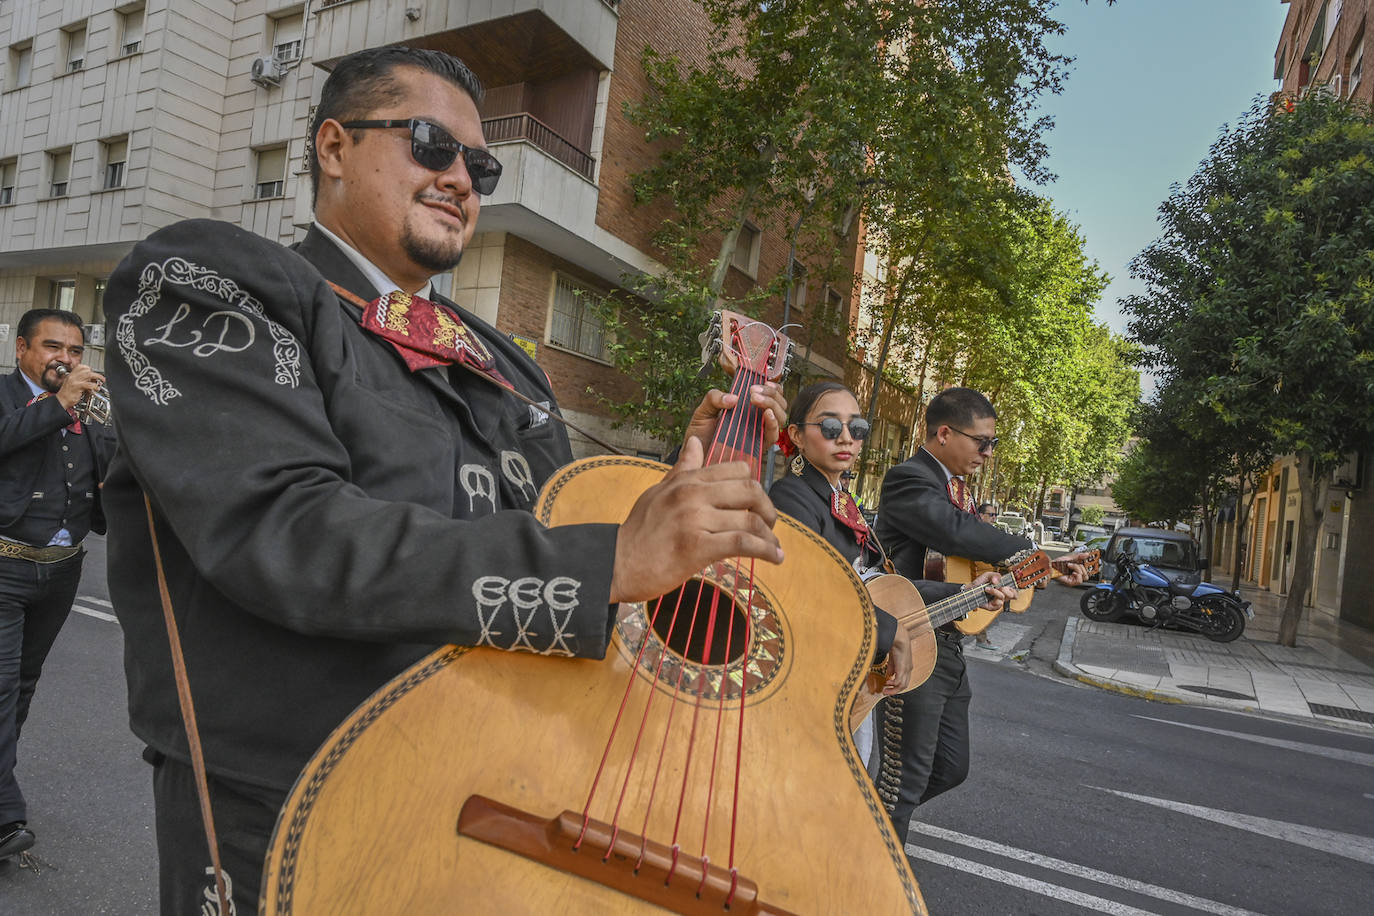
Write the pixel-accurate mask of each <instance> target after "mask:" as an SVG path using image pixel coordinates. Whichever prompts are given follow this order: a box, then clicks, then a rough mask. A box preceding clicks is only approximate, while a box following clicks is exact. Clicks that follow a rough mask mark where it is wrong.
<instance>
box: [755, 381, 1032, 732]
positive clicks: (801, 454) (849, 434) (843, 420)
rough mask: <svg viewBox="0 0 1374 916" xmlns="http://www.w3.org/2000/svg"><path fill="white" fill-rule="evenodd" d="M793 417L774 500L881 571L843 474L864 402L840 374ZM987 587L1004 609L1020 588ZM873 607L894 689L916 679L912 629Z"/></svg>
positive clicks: (808, 395)
mask: <svg viewBox="0 0 1374 916" xmlns="http://www.w3.org/2000/svg"><path fill="white" fill-rule="evenodd" d="M787 423H788V426H787V429H786V431H785V432H784V433H783V435H781V436H780V437H779V440H778V446H779V447H780V448H781V449H782V450H783V453H784V454H786V455H789V456H790V457H791V462H790V463H789V465H788V473H787V474H786V475H785V476H784V477H782V478H781V479H780V480H778V481H776V482H775V483H774V484H773V485H772V487H771V489H770V490H769V491H768V495H769V497H771V498H772V500H773V505H774V506H776V507H777V509H778V510H779V511H781V512H786V513H787V514H788V515H791V516H792V517H793V518H795V519H796V520H797V521H799V522H801V523H802V524H803V525H806V526H807V527H808V528H810V529H811V530H812V531H814V532H816V533H817V534H819V535H820V536H821V537H822V538H824V539H825V540H826V542H827V543H829V544H830V545H831V546H832V547H834V548H835V549H836V550H838V551H839V552H840V555H841V556H842V557H844V558H845V559H846V560H848V561H849V562H850V563H852V564H853V565H854V568H855V569H856V570H857V571H858V572H859V575H860V576H864V575H865V574H866V573H869V572H870V571H881V569H882V567H883V566H884V565H885V560H886V558H885V557H884V555H883V551H882V547H881V546H880V545H879V544H878V542H877V539H876V538H875V537H874V536H873V533H872V531H871V530H870V529H869V526H868V524H867V523H866V522H865V521H864V518H863V515H862V514H860V512H859V508H858V505H857V504H856V503H855V501H854V497H853V496H851V495H850V494H849V492H848V490H847V488H846V484H847V482H846V480H845V478H846V477H847V476H848V472H849V471H850V470H851V469H852V468H853V467H854V462H855V461H856V460H857V459H858V457H859V450H860V449H861V448H862V445H863V440H864V439H865V438H867V436H868V432H869V425H868V421H867V420H865V419H864V418H863V416H862V415H861V414H860V413H859V402H858V400H857V399H856V398H855V397H854V394H853V392H851V391H850V390H849V389H848V388H846V387H845V386H844V385H841V384H840V383H839V382H816V383H814V384H811V385H808V386H807V387H805V388H803V389H802V390H801V392H799V393H798V394H797V397H796V398H795V399H794V400H793V401H792V404H791V408H790V409H789V411H788V414H787ZM996 578H997V575H996V573H987V574H985V575H983V576H979V577H978V578H977V579H975V580H974V581H973V582H970V583H969V584H968V586H967V587H968V588H976V587H978V586H980V585H982V586H986V583H988V582H991V581H994V580H995V579H996ZM914 584H915V586H916V589H917V591H919V592H920V594H921V598H922V600H923V601H925V602H926V603H927V604H930V603H931V602H934V601H938V600H940V599H941V598H946V597H948V596H950V595H952V594H954V593H955V592H957V591H959V590H960V589H961V588H963V587H965V586H960V585H958V584H955V583H946V582H933V581H929V580H919V581H916V582H915V583H914ZM987 593H988V602H987V604H986V605H985V606H986V607H988V608H990V609H993V610H1000V609H1001V606H1002V603H1003V602H1004V601H1005V600H1008V599H1010V598H1011V597H1013V596H1015V594H1016V592H1015V590H1014V589H1002V588H994V587H988V588H987ZM875 610H876V611H877V628H878V638H877V650H876V652H875V653H874V659H875V662H877V664H876V665H875V668H876V669H881V668H882V667H883V666H884V665H885V666H886V671H887V674H888V677H887V682H886V683H885V684H884V686H883V693H885V694H888V695H892V694H895V693H900V692H901V691H903V690H905V689H906V688H907V687H908V686H910V684H909V679H910V677H911V650H910V645H909V642H908V636H907V634H906V633H905V632H904V631H899V627H898V626H897V621H896V618H894V617H893V616H892V615H891V614H889V613H887V612H886V611H884V610H883V609H882V608H875ZM866 726H867V723H865V727H861V728H860V730H859V733H858V735H857V741H856V743H857V744H858V745H859V750H860V752H861V753H863V754H864V755H865V757H866V758H867V757H868V755H869V752H870V750H871V748H870V747H869V744H870V742H871V733H869V729H868V728H867V727H866Z"/></svg>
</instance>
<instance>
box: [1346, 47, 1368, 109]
mask: <svg viewBox="0 0 1374 916" xmlns="http://www.w3.org/2000/svg"><path fill="white" fill-rule="evenodd" d="M1363 73H1364V36H1363V35H1361V36H1360V41H1359V44H1358V45H1356V47H1355V53H1354V54H1352V55H1351V57H1350V81H1349V85H1348V86H1347V87H1346V91H1345V94H1346V95H1349V96H1353V95H1354V94H1355V87H1356V86H1358V85H1360V76H1361V75H1362V74H1363Z"/></svg>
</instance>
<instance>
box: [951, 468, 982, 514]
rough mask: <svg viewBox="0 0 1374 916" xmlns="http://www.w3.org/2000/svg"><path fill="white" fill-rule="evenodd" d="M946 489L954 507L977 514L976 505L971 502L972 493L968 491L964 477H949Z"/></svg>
mask: <svg viewBox="0 0 1374 916" xmlns="http://www.w3.org/2000/svg"><path fill="white" fill-rule="evenodd" d="M946 489H947V490H948V491H949V501H950V502H951V503H953V504H954V507H955V508H956V509H959V510H961V511H963V512H968V513H971V514H973V515H977V514H978V507H977V506H975V505H974V504H973V494H972V493H970V492H969V491H968V485H967V484H965V483H964V478H962V477H951V478H950V479H949V484H948V485H947V487H946Z"/></svg>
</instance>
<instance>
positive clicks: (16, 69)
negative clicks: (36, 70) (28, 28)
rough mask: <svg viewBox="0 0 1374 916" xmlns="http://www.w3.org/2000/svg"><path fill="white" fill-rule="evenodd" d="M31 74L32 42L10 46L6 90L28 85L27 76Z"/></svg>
mask: <svg viewBox="0 0 1374 916" xmlns="http://www.w3.org/2000/svg"><path fill="white" fill-rule="evenodd" d="M32 72H33V42H32V41H25V42H22V43H20V44H17V45H10V68H9V74H8V77H9V78H8V79H7V80H6V81H5V85H6V88H8V89H19V88H20V87H22V86H27V85H28V84H29V76H30V75H31V73H32Z"/></svg>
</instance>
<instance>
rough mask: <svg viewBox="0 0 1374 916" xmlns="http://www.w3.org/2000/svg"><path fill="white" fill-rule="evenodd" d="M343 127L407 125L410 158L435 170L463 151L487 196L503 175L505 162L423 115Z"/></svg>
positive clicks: (471, 174)
mask: <svg viewBox="0 0 1374 916" xmlns="http://www.w3.org/2000/svg"><path fill="white" fill-rule="evenodd" d="M341 126H342V127H344V128H346V129H348V130H363V129H366V128H368V127H404V128H406V129H407V130H409V131H410V158H412V159H414V160H415V161H416V163H418V164H419V165H422V166H424V167H425V168H427V169H429V170H430V171H431V172H446V171H448V169H449V167H450V166H451V165H453V160H454V159H457V158H458V154H459V153H462V154H463V165H465V166H466V167H467V170H468V177H469V178H471V179H472V188H473V190H474V191H476V192H477V193H478V194H481V195H482V196H483V197H485V196H487V195H489V194H493V193H495V191H496V182H497V181H498V180H500V178H501V163H499V162H497V161H496V157H495V156H493V155H492V154H491V153H489V152H487V151H486V150H484V149H474V148H473V147H471V146H464V145H463V144H462V143H459V142H458V141H457V140H455V139H454V138H453V135H452V134H450V133H449V132H448V131H446V130H444V129H443V128H442V127H440V126H439V125H438V124H431V123H430V122H429V121H425V120H422V119H420V118H408V119H405V120H399V121H398V120H390V121H345V122H344V123H343V124H342V125H341Z"/></svg>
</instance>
